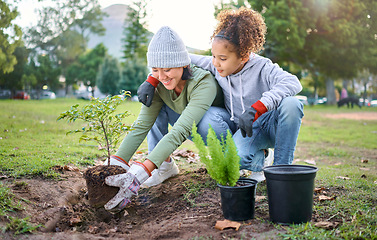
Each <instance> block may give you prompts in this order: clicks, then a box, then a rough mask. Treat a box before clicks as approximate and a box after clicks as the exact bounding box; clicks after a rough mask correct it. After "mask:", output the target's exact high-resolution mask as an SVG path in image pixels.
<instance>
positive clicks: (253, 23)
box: [211, 7, 267, 58]
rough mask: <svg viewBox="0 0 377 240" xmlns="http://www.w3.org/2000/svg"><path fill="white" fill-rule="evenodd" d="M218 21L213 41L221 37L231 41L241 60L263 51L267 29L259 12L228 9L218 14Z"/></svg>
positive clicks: (243, 8) (245, 9)
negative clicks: (252, 53) (251, 53)
mask: <svg viewBox="0 0 377 240" xmlns="http://www.w3.org/2000/svg"><path fill="white" fill-rule="evenodd" d="M217 20H218V24H217V26H216V28H215V30H214V32H213V35H212V36H211V40H213V39H214V38H215V37H221V38H224V39H226V40H228V41H230V42H231V43H232V44H233V45H234V46H235V49H236V50H235V51H236V53H237V55H238V56H239V57H240V58H244V57H247V56H248V55H249V54H250V52H254V53H258V52H260V51H261V50H263V45H264V43H265V35H266V32H267V27H266V24H265V22H264V18H263V17H262V15H261V14H260V13H259V12H257V11H254V10H252V9H248V8H245V7H241V8H240V9H238V10H230V9H227V10H223V11H221V12H220V13H219V14H218V16H217Z"/></svg>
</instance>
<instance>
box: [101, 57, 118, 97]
mask: <svg viewBox="0 0 377 240" xmlns="http://www.w3.org/2000/svg"><path fill="white" fill-rule="evenodd" d="M120 79H121V67H120V65H119V62H118V60H117V59H116V58H113V57H111V56H106V57H105V59H104V61H103V63H102V64H101V65H100V67H99V71H98V74H97V87H98V89H99V90H100V91H101V92H103V93H106V94H110V95H118V94H119V92H120V90H121V89H119V88H118V83H119V81H120Z"/></svg>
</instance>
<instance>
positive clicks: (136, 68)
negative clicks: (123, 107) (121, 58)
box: [118, 59, 149, 95]
mask: <svg viewBox="0 0 377 240" xmlns="http://www.w3.org/2000/svg"><path fill="white" fill-rule="evenodd" d="M148 73H149V70H148V68H147V67H146V65H145V63H144V62H141V61H140V60H137V59H135V60H132V61H131V60H129V61H126V62H125V63H124V65H123V70H122V78H121V80H120V81H119V84H118V89H125V90H127V91H130V92H131V95H136V93H137V89H138V87H139V86H140V84H141V83H142V82H144V81H145V79H146V78H147V76H148Z"/></svg>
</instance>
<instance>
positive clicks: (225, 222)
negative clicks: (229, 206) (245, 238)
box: [215, 219, 241, 231]
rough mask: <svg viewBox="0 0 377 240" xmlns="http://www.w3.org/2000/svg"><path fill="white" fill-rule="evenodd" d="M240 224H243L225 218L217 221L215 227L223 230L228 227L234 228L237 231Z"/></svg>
mask: <svg viewBox="0 0 377 240" xmlns="http://www.w3.org/2000/svg"><path fill="white" fill-rule="evenodd" d="M240 226H241V223H239V222H234V221H230V220H227V219H225V220H223V221H217V222H216V225H215V228H216V229H219V230H220V231H222V230H224V229H226V228H234V229H235V230H236V231H238V229H239V228H240Z"/></svg>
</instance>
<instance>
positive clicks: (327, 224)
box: [314, 222, 338, 230]
mask: <svg viewBox="0 0 377 240" xmlns="http://www.w3.org/2000/svg"><path fill="white" fill-rule="evenodd" d="M337 225H338V224H337V223H336V222H335V223H333V222H317V223H315V225H314V226H316V227H318V228H324V229H329V230H330V229H334V228H335V227H336V226H337Z"/></svg>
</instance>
